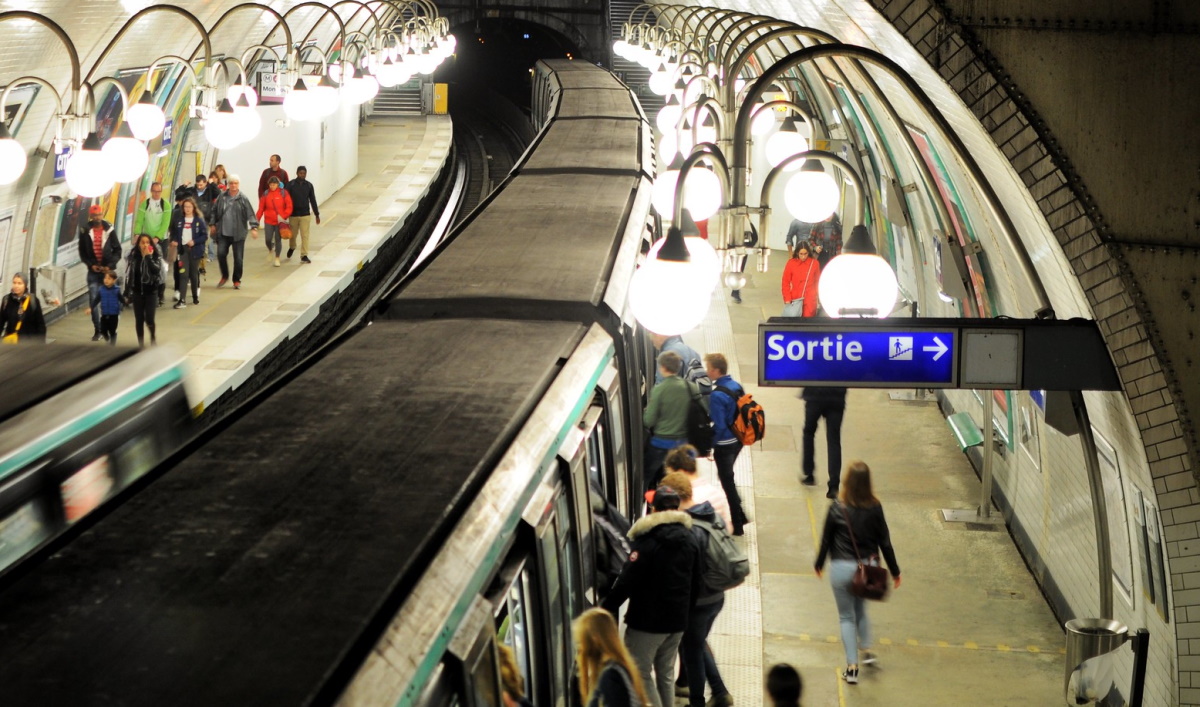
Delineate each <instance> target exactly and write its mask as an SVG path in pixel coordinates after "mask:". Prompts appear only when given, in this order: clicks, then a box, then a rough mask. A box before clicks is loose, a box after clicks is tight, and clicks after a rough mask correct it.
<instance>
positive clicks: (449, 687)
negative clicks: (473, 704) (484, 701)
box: [416, 663, 464, 707]
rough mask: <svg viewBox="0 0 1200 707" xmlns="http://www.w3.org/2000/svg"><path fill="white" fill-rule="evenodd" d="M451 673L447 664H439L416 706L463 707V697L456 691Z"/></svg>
mask: <svg viewBox="0 0 1200 707" xmlns="http://www.w3.org/2000/svg"><path fill="white" fill-rule="evenodd" d="M451 672H452V671H450V670H447V669H446V664H445V663H438V665H437V668H435V672H434V673H433V675H431V676H430V677H429V681H428V682H427V683H425V690H424V691H423V692H422V693H421V696H420V697H419V698H417V701H416V704H417V705H419V707H463V705H464V703H463V700H462V697H461V696H460V695H459V694H457V691H456V690H455V689H454V681H453V679H452V678H451V677H450V674H451Z"/></svg>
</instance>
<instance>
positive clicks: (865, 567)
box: [842, 506, 888, 601]
mask: <svg viewBox="0 0 1200 707" xmlns="http://www.w3.org/2000/svg"><path fill="white" fill-rule="evenodd" d="M842 516H843V517H845V519H846V532H848V533H850V544H851V545H852V546H853V547H854V557H855V559H856V560H858V569H856V570H855V571H854V579H852V580H850V593H851V594H853V595H854V596H856V597H859V598H862V599H870V600H871V601H883V600H884V599H885V598H887V593H888V572H887V570H886V569H885V568H883V567H880V566H879V565H878V564H877V563H878V562H879V558H878V557H874V556H872V557H869V558H867V559H868V560H873V561H874V562H875V563H876V564H871V563H870V562H863V558H862V556H861V555H859V554H858V542H857V541H856V540H855V539H854V526H853V525H852V524H851V523H850V512H849V511H847V510H846V507H845V506H842Z"/></svg>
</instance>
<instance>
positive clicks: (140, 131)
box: [125, 94, 167, 140]
mask: <svg viewBox="0 0 1200 707" xmlns="http://www.w3.org/2000/svg"><path fill="white" fill-rule="evenodd" d="M125 121H126V122H128V123H129V129H130V130H132V131H133V136H134V137H136V138H137V139H139V140H153V139H154V138H156V137H158V136H159V135H161V134H162V131H163V128H165V127H166V126H167V115H166V113H163V110H162V108H159V107H158V105H157V104H155V103H154V102H153V101H152V100H151V99H150V97H149V95H148V94H147V95H143V96H142V100H140V101H138V102H137V103H134V104H133V105H132V106H130V107H129V110H127V111H125Z"/></svg>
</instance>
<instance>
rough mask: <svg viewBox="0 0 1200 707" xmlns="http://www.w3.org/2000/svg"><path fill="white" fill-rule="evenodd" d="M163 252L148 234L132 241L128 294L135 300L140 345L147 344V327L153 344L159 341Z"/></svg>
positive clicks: (128, 264)
mask: <svg viewBox="0 0 1200 707" xmlns="http://www.w3.org/2000/svg"><path fill="white" fill-rule="evenodd" d="M162 262H163V261H162V255H160V254H159V252H158V248H156V247H154V239H153V238H151V237H150V236H148V235H146V234H145V233H143V234H141V235H140V236H138V237H137V238H136V239H135V240H134V242H133V250H131V251H130V252H129V257H128V258H127V259H126V264H125V295H126V297H128V298H129V299H130V300H132V301H133V321H134V329H135V331H137V340H138V346H144V345H145V339H144V332H145V328H147V327H148V328H149V329H150V343H151V344H155V343H158V342H157V339H156V336H155V334H156V331H155V326H154V311H155V309H156V308H157V307H158V286H159V285H161V284H162V282H163V271H162Z"/></svg>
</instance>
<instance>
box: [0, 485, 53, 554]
mask: <svg viewBox="0 0 1200 707" xmlns="http://www.w3.org/2000/svg"><path fill="white" fill-rule="evenodd" d="M37 503H38V502H37V501H36V500H34V501H30V502H29V503H26V504H25V505H23V506H21V507H20V508H18V509H17V510H16V511H14V512H12V513H10V514H9V515H8V517H7V518H4V519H3V520H0V568H2V567H8V566H9V565H11V564H12V563H14V562H16V561H17V560H19V559H21V558H22V557H24V556H25V553H27V552H29V551H30V550H32V549H34V548H35V547H37V546H38V545H40V544H41V543H42V541H44V540H46V539H47V538H49V537H50V528H51V525H50V523H49V522H48V519H46V518H45V517H43V514H42V513H41V512H40V511H39V510H38V508H37Z"/></svg>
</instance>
